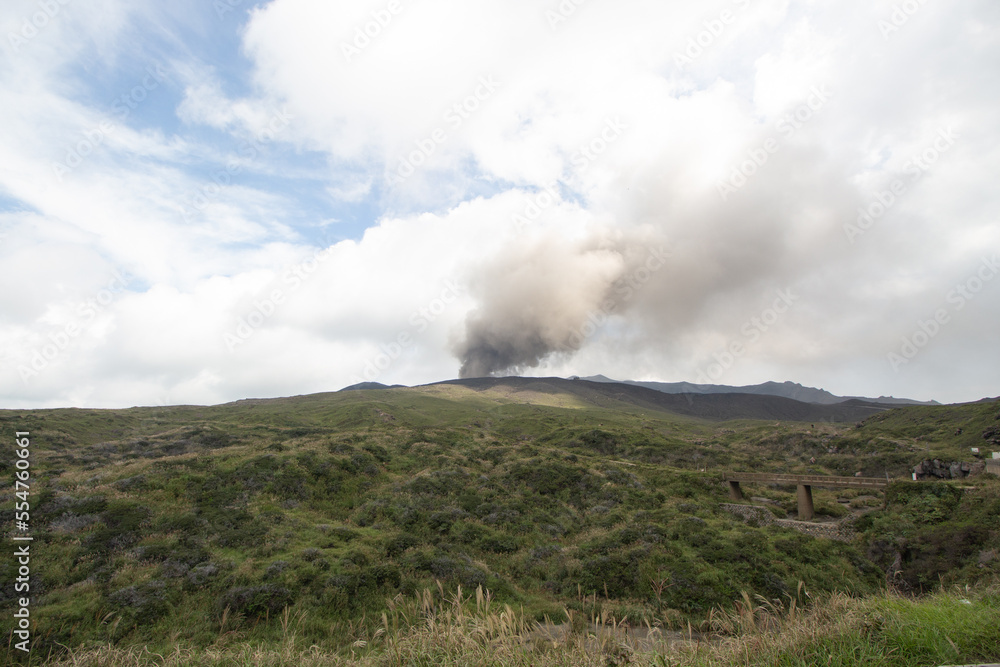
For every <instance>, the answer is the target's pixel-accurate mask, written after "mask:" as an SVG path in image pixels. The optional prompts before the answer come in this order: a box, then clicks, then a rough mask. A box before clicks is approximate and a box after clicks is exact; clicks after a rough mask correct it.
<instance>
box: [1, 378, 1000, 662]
mask: <svg viewBox="0 0 1000 667" xmlns="http://www.w3.org/2000/svg"><path fill="white" fill-rule="evenodd" d="M998 408H1000V406H998V404H997V403H996V402H994V403H979V404H972V405H967V406H957V407H956V406H944V407H925V406H918V407H906V408H899V409H894V410H891V411H887V412H884V413H880V414H878V415H876V416H875V417H873V418H870V419H868V420H865V421H864V422H863V423H860V424H833V423H817V424H811V423H810V424H807V423H792V422H789V423H785V422H779V423H775V422H773V421H768V422H762V421H753V420H738V421H727V422H718V421H707V420H701V419H695V418H691V417H683V416H678V415H676V414H673V413H670V412H666V411H659V410H654V409H651V408H650V406H649V405H635V404H631V403H628V402H627V401H624V400H623V401H619V402H615V401H611V400H603V399H602V400H601V401H594V400H591V399H588V398H587V397H583V396H581V395H576V394H573V393H566V392H562V393H560V392H552V391H545V392H543V391H530V390H524V389H522V390H518V391H511V390H508V389H504V388H503V387H502V386H501V387H494V388H491V389H486V390H478V391H477V390H474V389H471V388H467V387H460V386H453V385H435V386H429V387H420V388H413V389H390V390H377V391H368V390H366V391H352V392H341V393H336V394H321V395H314V396H304V397H297V398H293V399H276V400H268V401H261V400H255V401H240V402H237V403H233V404H228V405H223V406H214V407H191V406H181V407H173V408H132V409H129V410H110V411H101V410H36V411H18V410H6V411H0V425H2V426H3V428H4V429H5V430H6V431H7V432H12V431H14V430H18V431H26V430H27V431H30V432H31V435H32V449H33V458H32V459H31V464H32V479H31V489H32V491H31V493H32V495H31V505H32V513H31V520H32V525H33V534H34V535H35V536H36V542H35V543H34V546H33V551H32V555H33V556H32V587H33V588H32V590H33V597H32V607H31V613H32V621H33V638H34V644H33V648H32V654H31V660H32V661H33V662H34V663H40V662H41V661H43V660H44V659H46V658H50V659H51V660H52V661H54V662H55V661H62V663H58V662H55V664H108V665H120V664H121V665H125V664H146V663H151V664H275V665H278V664H286V663H290V662H291V661H292V660H295V662H296V663H306V664H309V661H310V660H314V661H315V664H330V663H331V662H336V661H338V660H339V661H345V660H348V659H352V656H353V658H356V659H360V660H363V661H366V662H368V663H370V664H486V663H487V662H489V661H490V660H492V658H490V656H498V657H497V660H498V661H500V662H499V664H607V663H608V662H609V661H610V663H611V664H617V663H622V664H623V663H624V662H626V661H628V660H635V661H638V662H640V664H647V663H648V664H706V665H707V664H740V663H739V660H737V659H736V656H738V655H739V650H741V649H739V648H738V647H743V649H747V648H749V650H750V653H751V654H752V655H753V660H754V661H755V662H753V663H752V664H811V661H810V660H807V659H806V657H805V656H807V655H821V654H822V655H827V654H826V653H822V651H828V652H829V653H828V655H836V656H839V657H835V658H831V659H832V660H833V662H831V663H830V664H860V663H861V662H864V660H861V658H862V657H863V656H862V655H861V654H858V655H857V656H856V657H855V662H849V661H848V657H849V656H850V655H854V653H851V651H855V652H857V651H860V650H864V651H868V650H869V649H870V650H871V651H873V652H877V654H878V655H879V656H882V657H881V658H880V659H882V660H883V662H882V663H876V664H887V665H888V664H893V665H895V664H928V663H926V661H925V662H906V661H903V662H899V661H898V660H910V658H909V657H905V658H903V657H898V656H897V655H896V654H895V653H893V650H894V647H900V648H899V651H902V650H903V647H904V646H905V645H907V643H908V642H909V643H911V644H912V646H910V647H909V648H908V649H907V650H911V649H912V650H917V648H919V651H918V654H919V655H925V656H935V657H933V658H930V657H928V658H927V659H928V660H939V659H940V660H942V661H943V662H942V663H941V664H944V662H948V661H949V660H951V661H953V662H954V661H955V660H956V659H957V658H954V656H961V657H962V659H980V658H986V657H998V656H1000V653H998V652H997V644H996V642H997V638H998V637H1000V631H998V630H996V628H997V627H1000V626H998V625H997V623H996V620H997V618H996V617H997V614H998V613H1000V612H998V607H1000V605H998V604H997V603H998V600H1000V596H998V594H997V593H996V588H995V587H993V586H992V584H991V582H994V581H996V578H997V575H998V574H1000V559H998V558H997V553H998V547H1000V523H998V521H1000V482H998V481H997V480H996V479H995V478H994V477H993V476H992V475H988V474H983V475H979V476H977V477H973V478H968V479H966V480H962V481H960V482H921V483H920V484H916V485H914V484H902V483H901V484H897V485H894V486H893V487H892V488H891V489H890V491H889V493H888V504H887V505H885V506H883V505H884V502H883V499H882V498H875V497H872V496H870V495H865V494H864V493H862V492H859V491H844V490H835V489H831V490H822V489H818V488H817V489H815V493H816V509H817V513H818V514H819V515H820V518H823V519H825V520H846V521H851V522H852V523H853V526H854V531H855V537H854V539H853V541H851V542H842V541H831V540H827V539H816V538H813V537H809V536H806V535H803V534H801V533H799V532H795V531H794V530H791V529H789V528H782V527H766V528H762V527H758V526H754V525H747V524H745V523H743V522H742V521H740V520H738V519H737V518H736V517H734V516H732V515H731V514H729V513H727V512H726V511H724V510H723V509H720V504H721V503H725V502H728V496H727V490H726V486H725V485H724V484H722V483H721V482H720V480H719V473H720V472H722V471H723V470H726V469H742V470H755V471H763V470H774V471H781V472H793V473H795V472H798V473H810V474H823V473H826V474H848V475H852V474H854V473H855V472H862V473H863V474H866V475H873V476H884V475H886V474H889V475H890V476H893V477H897V478H899V477H902V478H905V477H908V473H909V470H910V469H911V468H912V466H914V465H915V464H917V463H919V462H920V461H921V460H923V459H926V458H941V459H942V460H947V461H972V458H971V457H970V454H969V446H983V445H984V444H986V446H990V444H989V443H990V441H989V440H988V439H987V440H983V439H982V434H983V433H984V432H989V429H990V428H993V427H995V426H996V424H997V420H996V417H997V415H998ZM956 433H958V435H955V434H956ZM973 436H976V437H977V438H979V441H978V442H976V444H975V445H969V442H973V440H972V439H971V438H972V437H973ZM12 463H13V462H12V461H10V460H5V461H0V479H3V480H4V483H5V484H7V485H8V486H10V485H11V481H10V480H12V479H13V474H12V473H13V467H12ZM745 491H747V492H748V493H747V495H748V496H753V497H756V498H758V500H757V501H756V502H757V503H763V504H766V505H767V506H768V507H769V508H770V510H771V511H772V512H773V513H774V514H775V515H777V516H780V517H782V518H784V517H786V516H793V514H794V510H795V489H794V488H791V489H788V488H781V487H767V486H760V487H753V486H750V487H749V488H746V489H745ZM8 497H11V494H8ZM0 518H2V519H3V520H4V521H5V522H6V523H7V524H8V525H9V524H10V522H11V521H12V520H13V511H12V506H9V507H3V508H0ZM13 568H14V563H13V560H12V559H9V558H8V559H0V579H2V580H3V581H12V580H13V577H14V569H13ZM942 585H944V586H945V587H949V590H951V591H953V592H951V593H943V592H938V593H934V594H933V595H931V597H926V598H916V599H911V598H904V597H898V596H899V595H901V594H906V595H918V594H922V593H923V594H926V593H932V592H934V591H939V589H940V588H941V586H942ZM955 586H968V587H969V588H968V590H967V591H965V592H962V593H960V594H956V593H954V590H957V589H954V588H953V587H955ZM805 591H808V592H809V595H810V596H811V597H807V596H806V595H805ZM463 592H464V593H463ZM956 595H959V596H960V597H956ZM960 599H967V600H969V601H970V604H966V603H964V602H960V601H958V600H960ZM13 607H14V599H13V591H12V590H11V589H10V588H8V587H5V588H4V589H2V591H0V613H3V614H4V616H5V617H6V618H10V615H11V613H12V610H13ZM917 618H923V619H925V622H924V623H923V626H922V627H926V628H928V629H927V630H926V633H925V635H926V636H925V635H924V634H920V633H919V632H916V633H915V634H914V632H911V631H910V630H908V629H906V628H908V627H909V625H908V624H910V623H912V622H913V619H917ZM594 619H596V620H603V621H606V622H608V623H612V621H613V623H614V624H619V625H627V626H631V627H635V628H639V627H645V628H647V634H648V633H649V631H651V630H653V631H655V632H659V633H667V634H669V635H670V636H671V637H674V638H675V639H676V638H679V636H680V635H679V634H677V633H688V632H689V633H690V634H689V637H691V638H694V637H695V634H696V633H700V632H711V631H714V632H721V633H723V634H724V635H725V636H726V637H727V639H726V640H725V641H713V642H709V643H706V642H705V641H703V642H702V643H701V645H698V644H697V642H696V643H695V646H694V647H688V648H686V649H685V648H683V646H684V644H683V643H681V644H677V645H675V646H674V648H672V649H670V651H666V652H665V651H664V650H660V651H659V653H658V654H657V655H652V654H650V655H647V656H645V657H642V656H641V655H640V654H642V653H643V650H642V649H643V646H641V645H633V646H628V644H627V642H625V646H624V647H622V646H621V645H622V641H619V639H618V638H617V636H615V635H610V636H611V637H612V639H607V637H605V638H604V639H606V640H607V641H604V640H602V639H601V636H598V637H597V638H596V639H587V634H588V632H587V627H589V626H588V625H587V624H588V622H589V620H594ZM873 619H881V620H877V622H876V620H873ZM976 619H992V621H991V622H990V623H986V622H985V620H984V621H983V623H982V624H979V625H977V623H979V621H977V620H976ZM751 621H752V622H751ZM537 623H542V624H543V626H545V624H546V623H550V624H552V626H553V627H554V626H556V625H558V624H565V625H566V626H567V627H569V628H571V629H572V630H573V632H571V633H570V634H569V636H568V638H567V639H565V640H560V641H557V642H555V643H556V644H558V645H559V647H558V648H553V647H552V644H553V641H551V640H547V639H545V638H544V637H541V636H539V635H538V630H537V629H536V624H537ZM545 627H548V626H545ZM601 632H602V631H598V630H595V631H594V633H595V634H596V635H601ZM810 632H811V633H813V634H811V635H809V634H808V633H810ZM670 633H674V634H670ZM907 633H909V634H907ZM956 633H958V634H956ZM654 634H655V633H654ZM911 635H914V636H911ZM917 635H919V636H917ZM942 637H945V638H946V639H947V641H945V642H944V644H941V641H942V640H941V638H942ZM599 640H600V641H602V642H603V643H602V647H603V648H601V650H600V651H596V652H595V650H593V646H591V645H590V644H588V642H593V641H599ZM966 641H967V643H963V642H966ZM546 642H548V643H547V644H546ZM754 642H760V646H758V645H757V644H754ZM810 642H811V643H810ZM858 642H860V643H858ZM991 642H992V643H991ZM862 645H863V647H864V648H859V647H861V646H862ZM588 646H589V648H588ZM140 647H141V648H140ZM765 647H766V650H765ZM945 647H948V648H947V650H946V649H945ZM660 648H661V649H663V647H660ZM952 649H954V650H952ZM5 651H6V652H5V653H4V660H7V661H8V662H18V661H20V662H25V661H26V660H25V658H24V656H22V655H20V652H18V651H15V650H14V649H13V648H12V647H11V646H8V648H7V649H5ZM727 651H728V652H727ZM775 651H778V652H775ZM780 651H784V653H781V652H780ZM809 651H812V652H813V653H808V652H809ZM920 651H922V652H923V653H920ZM948 651H952V652H951V653H949V652H948ZM990 651H993V653H992V654H990ZM838 652H839V653H838ZM157 655H158V656H161V657H155V656H157ZM422 655H426V656H428V657H426V658H421V657H420V656H422ZM873 655H874V653H873ZM939 655H940V656H950V657H946V658H944V657H943V658H938V657H936V656H939ZM310 656H311V657H310ZM893 656H896V657H893ZM657 660H658V661H659V662H657ZM726 660H729V662H726ZM796 660H798V662H796ZM837 660H840V661H841V662H839V663H838V662H837ZM893 660H897V661H896V662H893ZM588 661H589V662H588ZM595 661H596V662H595ZM643 661H645V662H643ZM733 661H735V662H733ZM768 661H770V662H768ZM747 664H751V663H749V662H748V663H747Z"/></svg>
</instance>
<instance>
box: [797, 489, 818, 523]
mask: <svg viewBox="0 0 1000 667" xmlns="http://www.w3.org/2000/svg"><path fill="white" fill-rule="evenodd" d="M798 497H799V521H812V518H813V514H814V513H815V512H814V510H813V493H812V487H811V486H809V485H808V484H799V489H798Z"/></svg>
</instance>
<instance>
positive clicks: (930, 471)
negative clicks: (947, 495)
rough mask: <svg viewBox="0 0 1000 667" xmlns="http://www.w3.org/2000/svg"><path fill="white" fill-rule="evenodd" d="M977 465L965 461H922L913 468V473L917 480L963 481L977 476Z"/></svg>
mask: <svg viewBox="0 0 1000 667" xmlns="http://www.w3.org/2000/svg"><path fill="white" fill-rule="evenodd" d="M979 463H980V462H977V463H968V462H966V461H951V462H950V463H945V462H944V461H941V460H940V459H934V460H933V461H930V460H924V461H921V462H920V463H918V464H917V465H915V466H913V473H914V474H915V475H916V476H917V479H929V478H933V479H963V478H965V477H969V476H970V475H974V474H977V471H978V466H979ZM983 468H985V464H983Z"/></svg>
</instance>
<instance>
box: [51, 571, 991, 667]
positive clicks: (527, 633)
mask: <svg viewBox="0 0 1000 667" xmlns="http://www.w3.org/2000/svg"><path fill="white" fill-rule="evenodd" d="M567 613H568V615H569V617H570V622H569V623H568V624H567V625H568V627H569V632H568V634H566V635H564V636H563V637H562V638H561V639H558V640H554V639H552V638H551V636H550V635H548V634H546V633H543V632H541V631H540V627H539V624H537V623H535V622H528V621H526V620H525V618H524V616H523V615H522V614H521V613H519V611H518V610H515V609H512V608H511V607H510V606H508V605H498V604H497V603H496V602H495V601H494V600H493V599H492V596H491V595H490V594H489V592H487V591H484V590H483V589H482V588H479V589H477V590H476V591H475V593H474V594H465V593H463V592H462V591H461V590H459V591H456V592H455V593H451V594H447V593H446V592H445V590H444V588H440V589H439V590H437V591H430V590H425V591H423V592H422V593H421V594H419V595H416V596H412V597H409V598H404V597H402V596H397V597H396V598H394V599H392V600H389V601H388V604H387V611H386V612H384V613H383V614H382V616H381V623H380V624H379V623H376V624H371V623H364V622H359V623H357V624H356V625H354V627H353V630H354V632H355V635H354V637H353V641H352V642H351V643H350V645H348V646H345V647H344V648H343V649H341V650H340V651H339V652H336V653H334V652H330V651H328V650H323V649H320V648H319V647H317V646H305V645H303V643H302V642H301V641H299V640H298V639H297V637H296V626H297V625H298V624H300V623H301V622H302V621H303V619H302V617H301V615H296V614H294V613H293V612H291V611H287V612H286V613H285V614H284V615H283V616H282V617H281V619H280V621H279V622H280V625H281V628H282V632H283V639H282V640H281V641H280V642H277V643H274V644H261V645H250V644H246V643H240V642H239V641H238V638H237V641H230V639H231V638H229V637H226V638H223V637H221V636H220V642H219V643H218V644H217V645H213V646H210V647H207V648H204V649H188V648H183V647H178V648H176V649H175V650H174V651H173V652H170V653H161V654H157V653H153V652H150V651H149V650H148V649H146V648H143V647H125V646H117V647H116V646H95V647H88V648H78V649H75V650H73V651H70V652H69V653H68V654H66V655H64V656H62V657H61V658H59V659H57V660H53V661H52V662H50V663H49V664H53V665H58V666H60V667H69V666H74V667H77V666H79V667H83V666H84V665H87V666H92V665H93V666H97V667H133V666H135V667H139V666H144V665H158V666H162V667H181V666H186V665H192V666H194V667H201V666H208V665H232V666H242V665H247V666H250V665H261V666H264V667H285V666H288V667H292V666H294V667H313V666H317V667H318V666H319V665H361V666H362V667H376V666H377V667H388V666H395V665H446V666H454V667H459V666H473V665H499V666H503V667H515V666H521V665H524V666H528V665H536V666H539V667H555V666H557V665H580V666H583V667H589V666H593V667H608V666H610V665H625V664H630V665H651V666H652V665H655V666H658V667H667V666H670V667H716V666H718V667H722V666H723V665H725V666H727V667H729V666H733V665H736V666H740V665H742V666H746V667H750V666H755V667H756V666H761V667H764V666H766V667H792V666H800V665H801V666H806V665H834V666H836V665H841V666H852V667H853V666H860V665H876V666H883V667H918V666H920V667H923V666H926V665H944V664H956V663H963V662H965V663H968V662H977V661H991V660H997V659H1000V586H998V585H997V584H994V585H992V586H988V587H982V588H979V589H953V590H949V591H944V590H942V591H939V592H937V593H935V594H933V595H930V596H927V597H924V598H916V599H914V598H906V597H901V596H899V595H896V594H894V593H891V592H886V593H882V594H879V595H876V596H870V597H867V598H852V597H850V596H848V595H844V594H842V593H833V594H830V595H826V596H823V597H822V598H821V599H819V600H815V601H811V602H810V603H809V604H808V605H805V606H801V605H799V604H798V603H796V602H795V601H793V600H791V599H790V600H789V602H788V603H787V604H785V605H781V604H778V603H775V602H773V601H768V600H764V599H762V598H754V597H752V596H750V595H748V594H744V595H743V597H742V599H741V600H740V601H738V602H737V603H736V604H735V605H733V607H732V608H731V609H727V610H724V609H717V610H715V611H714V612H713V613H712V614H711V615H710V617H709V619H708V620H707V621H706V623H705V626H704V627H703V628H701V630H704V631H706V632H709V633H711V638H710V640H708V641H694V638H695V636H694V632H693V630H691V634H690V635H689V638H690V641H683V640H681V638H680V637H676V636H675V639H677V640H678V641H674V642H672V643H667V642H664V643H661V644H657V645H656V649H655V650H650V646H649V645H648V644H646V645H645V648H643V645H641V644H639V643H637V642H635V641H633V640H631V639H628V638H627V637H626V636H624V635H622V634H621V633H618V632H615V629H616V628H615V627H614V626H615V624H616V621H615V619H612V618H608V617H605V618H603V619H601V618H596V619H591V620H592V621H598V623H599V625H598V629H597V630H594V629H592V628H593V626H590V625H589V624H587V623H580V622H578V621H579V619H574V618H573V614H572V613H571V612H567ZM601 621H603V624H601V623H600V622H601ZM605 629H606V630H608V631H607V632H604V630H605ZM649 629H650V630H652V629H653V628H649ZM653 634H655V633H653ZM220 635H221V633H220ZM36 664H41V662H40V661H39V662H37V663H36Z"/></svg>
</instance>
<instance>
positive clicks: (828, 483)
mask: <svg viewBox="0 0 1000 667" xmlns="http://www.w3.org/2000/svg"><path fill="white" fill-rule="evenodd" d="M722 481H724V482H729V497H730V498H732V499H733V500H743V490H742V489H741V488H740V482H743V483H745V484H782V485H786V486H793V485H794V486H796V487H798V501H799V520H800V521H810V520H812V518H813V516H814V515H815V511H814V510H813V498H812V487H814V486H822V487H830V488H841V489H885V487H887V486H889V481H890V480H889V479H888V478H885V479H882V478H881V477H836V476H833V475H783V474H771V473H758V472H726V473H723V474H722Z"/></svg>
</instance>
